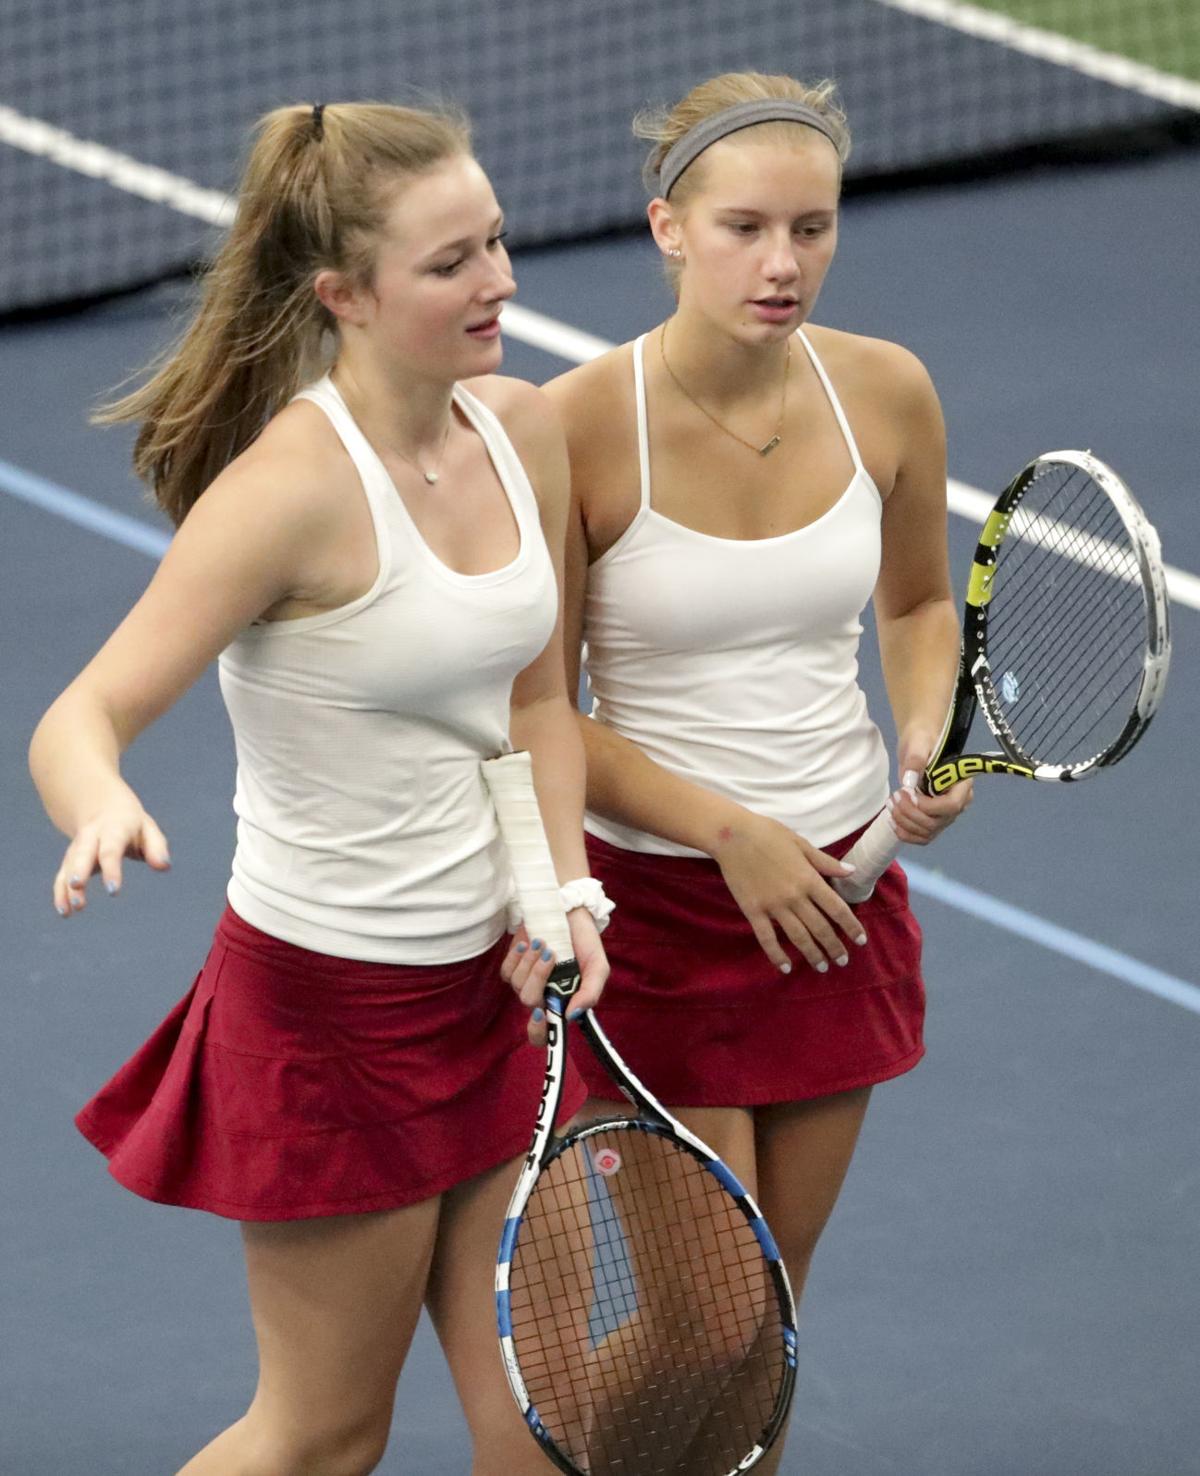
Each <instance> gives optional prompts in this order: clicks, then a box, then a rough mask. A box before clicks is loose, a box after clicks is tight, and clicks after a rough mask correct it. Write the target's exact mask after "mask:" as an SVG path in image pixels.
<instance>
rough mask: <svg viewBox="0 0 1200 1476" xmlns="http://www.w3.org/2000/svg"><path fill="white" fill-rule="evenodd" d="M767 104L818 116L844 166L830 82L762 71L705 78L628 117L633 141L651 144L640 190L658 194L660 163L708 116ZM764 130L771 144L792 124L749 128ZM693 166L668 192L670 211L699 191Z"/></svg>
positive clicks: (789, 132) (839, 117)
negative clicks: (795, 106) (668, 101)
mask: <svg viewBox="0 0 1200 1476" xmlns="http://www.w3.org/2000/svg"><path fill="white" fill-rule="evenodd" d="M771 99H783V100H786V101H788V102H799V103H805V104H806V105H807V106H808V107H810V108H812V109H814V110H815V111H816V112H818V113H820V115H821V116H822V117H823V118H824V119H825V121H826V122H827V123H828V125H829V128H830V132H831V133H832V134H833V146H834V148H836V149H837V154H838V158H839V159H840V160H841V161H842V163H845V161H846V159H847V157H848V156H849V153H850V129H849V127H848V126H847V124H846V114H845V113H844V112H843V111H842V107H841V104H840V103H839V102H838V99H837V86H836V84H835V83H833V82H831V81H829V80H825V81H823V82H814V83H811V84H808V83H804V82H798V81H797V80H796V78H795V77H787V76H771V75H767V74H766V73H764V72H722V73H721V74H720V76H718V77H710V78H709V79H708V80H707V81H706V82H700V83H698V84H697V85H696V86H695V87H693V88H692V90H691V91H690V92H689V93H688V94H687V95H686V96H685V97H682V98H680V100H679V101H678V102H677V103H676V104H675V105H674V107H668V108H651V109H646V110H644V111H642V112H640V113H638V115H637V116H636V117H635V118H634V120H633V131H634V133H635V134H636V136H637V137H638V138H646V139H650V140H651V142H652V143H653V148H652V149H651V150H650V153H649V156H648V157H647V159H646V163H645V166H644V167H643V169H642V178H643V179H644V180H645V182H646V188H647V189H649V190H650V191H651V193H652V194H655V195H657V194H658V177H659V171H660V169H661V168H662V162H663V160H664V159H665V158H666V156H667V154H668V152H669V151H670V150H671V148H672V146H673V145H675V144H676V143H678V142H679V140H680V139H681V138H682V137H683V136H684V134H685V133H689V132H690V131H691V130H692V129H693V128H695V126H696V125H697V124H698V123H702V122H703V121H704V120H705V118H711V117H712V116H713V114H714V113H722V112H724V111H725V109H726V108H732V107H734V106H736V104H738V103H744V102H759V101H762V100H771ZM765 129H770V130H771V133H770V134H769V135H768V136H769V137H770V138H771V139H772V142H774V141H775V139H779V140H781V141H787V140H789V139H793V138H795V136H796V133H795V129H796V125H795V124H794V123H759V124H757V125H756V126H755V128H754V129H753V133H754V135H755V137H756V138H761V137H763V136H764V134H763V132H762V130H765ZM701 157H703V156H701ZM699 163H700V160H699V159H697V160H696V162H695V163H694V164H691V165H689V166H688V168H687V169H685V170H684V172H683V174H682V175H681V176H680V178H679V181H678V183H677V184H676V185H675V188H674V189H673V190H672V191H671V204H672V205H673V206H675V207H680V206H683V205H686V204H687V201H688V199H689V198H690V196H691V195H693V194H695V192H696V191H697V189H698V188H699V186H700V183H701V180H702V178H703V171H702V169H697V167H696V166H697V164H699Z"/></svg>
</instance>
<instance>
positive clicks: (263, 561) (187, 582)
mask: <svg viewBox="0 0 1200 1476" xmlns="http://www.w3.org/2000/svg"><path fill="white" fill-rule="evenodd" d="M280 485H288V475H287V474H286V473H285V474H283V475H278V476H272V475H271V474H270V472H269V468H268V467H267V465H266V464H265V458H264V457H261V456H260V457H253V456H248V457H247V458H245V461H244V463H240V464H238V465H237V466H235V467H231V468H230V469H229V470H227V471H226V472H224V473H223V474H222V475H221V476H220V477H218V478H217V480H216V481H215V482H214V483H213V485H212V487H211V488H209V490H208V491H207V492H205V494H204V496H203V497H201V498H200V500H199V502H198V503H197V504H196V506H195V507H194V509H193V510H192V512H191V513H190V514H189V516H188V517H187V519H186V520H185V522H184V523H183V525H182V527H181V528H180V529H179V531H178V532H177V534H176V535H175V538H174V540H173V542H172V544H171V546H170V548H169V549H168V550H167V553H166V556H165V557H164V558H163V561H162V563H161V565H160V566H159V568H158V570H157V571H156V572H155V574H154V577H153V578H152V579H151V581H150V584H149V586H148V588H147V589H146V592H145V593H144V594H143V595H142V597H141V599H139V600H138V602H137V604H136V605H135V606H134V607H133V609H132V610H131V611H130V612H129V614H128V615H127V616H126V617H125V619H124V620H123V621H122V622H121V624H120V625H119V626H118V627H117V629H116V630H115V631H114V632H113V634H112V635H111V636H110V637H109V639H108V640H107V641H106V642H105V644H104V646H103V647H102V648H101V650H100V651H99V652H98V654H97V655H96V656H95V657H94V658H93V659H92V660H91V661H90V662H89V663H88V665H87V666H86V667H85V668H84V670H83V671H82V672H80V674H79V675H78V676H77V677H76V678H75V680H74V681H73V682H71V684H70V685H69V686H68V687H67V688H66V690H65V691H64V692H63V693H62V694H61V695H60V696H59V697H58V698H57V699H56V700H55V702H54V703H53V704H52V705H51V706H50V708H49V709H48V710H47V712H46V714H45V716H44V717H43V718H42V720H41V722H40V723H39V724H38V727H37V729H36V731H35V733H34V735H33V740H32V742H31V744H30V750H29V764H30V771H31V773H32V775H33V779H34V783H35V784H36V786H37V789H38V792H39V794H40V795H41V798H42V802H43V804H44V805H45V807H46V812H47V814H48V815H49V816H50V818H51V820H52V821H53V822H54V824H55V825H56V826H57V827H58V828H59V829H60V830H61V831H62V832H63V833H64V834H65V835H67V836H68V837H70V842H71V843H70V845H69V846H68V847H67V851H66V854H65V856H64V858H63V864H62V866H61V867H60V869H59V872H58V875H57V876H56V878H55V881H54V903H55V906H56V908H57V909H58V911H59V912H60V914H62V915H63V916H67V915H69V914H70V913H71V912H72V911H78V910H79V909H80V908H82V907H83V906H84V902H85V888H86V885H87V880H88V878H89V877H90V876H91V875H92V873H93V872H94V871H96V870H99V871H100V873H101V875H102V877H103V880H104V883H105V886H106V888H107V889H108V890H109V891H110V892H115V891H116V890H118V889H119V887H120V885H121V862H122V859H123V858H124V857H126V856H128V857H133V858H139V859H145V860H146V861H147V862H148V863H149V864H150V865H151V866H153V867H155V868H156V869H159V870H163V869H165V868H166V866H167V865H168V864H169V857H168V852H167V845H166V841H165V839H164V837H163V835H162V832H161V831H160V830H159V828H158V826H157V825H156V824H155V823H154V821H153V820H152V819H151V817H150V816H149V815H148V814H147V813H146V811H145V810H144V809H143V807H142V804H141V801H140V799H139V798H138V796H137V795H136V794H135V793H134V792H133V790H132V789H131V788H130V787H129V785H128V784H126V782H125V781H124V779H123V778H122V777H121V771H120V758H121V754H122V753H123V752H124V750H125V749H126V748H127V747H128V746H129V745H130V743H132V742H133V740H134V739H135V738H136V737H137V735H138V734H139V733H140V732H142V731H143V729H144V728H146V727H147V726H148V725H149V724H150V723H152V722H154V720H155V719H156V718H158V717H160V716H161V715H162V714H163V713H164V712H166V711H167V710H168V708H170V707H171V706H172V704H173V703H175V702H176V701H177V700H178V699H179V698H180V697H181V696H182V695H183V693H184V692H186V691H187V689H188V688H189V687H190V686H191V685H192V684H193V683H194V682H195V681H196V679H197V678H198V677H199V676H200V674H201V673H202V672H203V671H204V669H205V667H206V666H207V665H208V664H209V662H210V661H212V660H213V658H214V657H215V656H216V655H217V654H218V652H220V651H221V650H222V649H223V648H224V647H225V646H226V645H228V643H229V642H230V640H232V639H233V637H234V635H236V634H237V632H238V631H239V630H241V629H242V628H243V627H245V626H246V625H248V624H249V623H250V622H251V621H252V620H253V619H254V618H255V617H256V616H258V615H259V614H261V613H262V612H263V611H264V610H267V609H269V608H270V607H271V606H272V605H273V604H275V603H277V602H278V601H279V600H280V599H282V598H284V597H285V596H286V595H287V594H288V593H289V592H290V591H291V590H292V589H293V588H294V586H295V580H296V570H297V568H298V567H299V564H300V559H301V549H302V548H303V546H304V541H305V540H306V539H307V538H309V537H311V536H312V533H313V526H314V525H313V520H312V519H311V518H310V517H305V516H302V515H300V516H297V502H299V503H300V505H303V503H304V499H302V498H301V499H297V498H295V497H294V496H293V497H292V498H291V500H290V503H289V507H288V509H287V511H288V512H289V514H290V516H284V511H285V509H284V507H283V505H282V504H283V496H282V494H281V493H280V492H279V491H278V487H279V486H280ZM290 490H291V491H292V492H293V493H294V491H295V487H294V483H293V484H291V487H290Z"/></svg>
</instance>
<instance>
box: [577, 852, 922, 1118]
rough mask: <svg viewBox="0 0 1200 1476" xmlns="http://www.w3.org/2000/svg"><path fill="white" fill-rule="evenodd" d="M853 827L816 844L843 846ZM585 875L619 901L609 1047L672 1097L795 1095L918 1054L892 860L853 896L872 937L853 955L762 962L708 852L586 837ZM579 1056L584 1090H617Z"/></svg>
mask: <svg viewBox="0 0 1200 1476" xmlns="http://www.w3.org/2000/svg"><path fill="white" fill-rule="evenodd" d="M859 833H860V832H857V831H856V832H855V834H854V835H851V836H847V837H846V839H845V840H843V841H841V842H839V843H838V844H836V845H831V846H825V847H822V849H823V850H826V851H829V852H830V853H831V854H834V855H841V854H842V853H843V852H844V851H845V850H847V849H848V847H849V846H850V845H851V844H852V843H853V841H854V840H855V838H856V837H857V835H858V834H859ZM587 843H588V856H589V858H590V863H591V868H592V874H593V875H594V876H597V877H599V879H600V880H601V881H602V882H603V883H604V888H605V891H606V892H607V893H608V895H609V896H610V897H611V898H612V899H613V901H614V902H615V903H616V904H617V908H616V912H615V913H614V915H613V919H612V923H611V925H610V927H609V928H608V929H607V931H606V932H605V934H604V947H605V950H606V952H607V954H608V959H609V963H610V964H611V966H612V974H611V976H610V978H609V981H608V984H607V986H606V987H605V991H604V998H603V999H602V1001H601V1003H600V1006H599V1008H598V1010H597V1014H598V1015H599V1017H600V1019H601V1021H602V1023H603V1025H604V1029H605V1032H606V1033H607V1034H608V1036H609V1037H610V1038H611V1040H612V1042H613V1044H614V1046H616V1048H617V1050H618V1051H619V1052H620V1054H621V1055H622V1056H623V1057H624V1059H625V1060H626V1061H627V1062H628V1064H629V1065H630V1067H632V1069H633V1071H634V1073H635V1075H637V1076H639V1077H640V1078H641V1079H642V1080H643V1081H644V1082H645V1084H646V1085H647V1086H648V1087H649V1088H650V1090H651V1091H652V1092H653V1093H654V1094H655V1095H656V1096H658V1097H660V1098H661V1099H662V1100H663V1102H664V1103H666V1104H667V1105H668V1106H676V1107H754V1106H762V1105H765V1104H767V1103H770V1102H799V1101H805V1100H808V1099H810V1098H813V1097H822V1096H826V1095H828V1094H830V1093H832V1092H843V1091H849V1090H851V1089H852V1088H855V1087H863V1086H869V1085H872V1084H874V1083H875V1082H880V1081H886V1080H887V1079H888V1078H890V1077H893V1076H899V1075H900V1074H901V1073H903V1072H905V1071H908V1070H910V1069H911V1068H912V1067H913V1066H915V1065H916V1064H917V1062H918V1061H919V1060H920V1059H921V1057H922V1055H923V1054H924V1050H925V1048H924V1043H923V1039H922V1028H923V1024H924V1017H925V989H924V985H923V983H922V980H921V930H920V928H919V927H918V925H917V920H916V918H915V917H914V916H913V914H912V912H911V911H910V910H909V905H908V881H907V879H906V877H905V875H904V872H903V871H902V870H901V868H900V867H899V866H898V865H896V864H895V863H893V865H892V866H891V867H890V868H889V870H888V871H887V872H886V873H885V874H884V876H883V877H881V878H880V881H879V884H878V886H877V887H876V888H875V892H874V895H873V896H872V897H871V898H870V900H869V901H867V902H864V903H862V904H861V905H860V906H859V907H857V908H856V909H855V910H856V913H857V915H858V917H859V919H860V921H861V922H862V925H863V930H864V932H865V933H866V934H867V942H866V943H865V944H864V945H863V946H861V947H858V946H856V945H855V944H853V943H847V947H846V952H847V953H848V954H849V956H850V962H849V963H848V964H847V965H846V966H845V967H844V968H839V967H838V966H837V965H836V964H834V963H831V964H830V966H829V970H828V972H827V973H824V974H821V973H818V972H817V971H816V970H815V969H813V968H812V967H811V966H810V965H809V964H808V963H807V962H806V961H805V959H804V958H803V957H802V956H801V955H800V954H798V953H797V952H796V950H795V949H794V948H793V946H792V944H791V943H790V942H788V940H787V939H786V938H785V937H783V936H782V934H780V942H781V944H782V946H783V948H784V950H785V952H786V953H787V955H788V957H789V958H790V959H791V962H792V972H791V973H790V974H781V973H780V972H779V971H778V970H777V969H776V968H775V967H774V966H773V965H772V964H771V963H770V961H769V960H768V959H767V957H766V955H765V954H764V953H763V951H762V949H761V948H760V946H759V943H758V940H757V939H756V938H755V936H754V933H753V931H752V930H751V928H750V924H749V923H748V922H747V921H746V919H745V917H744V915H743V914H742V911H741V909H740V908H739V907H738V905H737V903H736V902H735V901H734V900H733V896H732V894H731V893H730V891H729V888H728V887H727V886H726V885H725V880H724V878H723V877H722V875H721V870H720V867H718V865H717V863H716V862H715V861H711V860H709V859H708V858H704V857H690V856H657V855H647V854H645V853H642V852H639V851H627V850H623V849H621V848H619V847H617V846H613V845H610V844H608V842H606V841H603V840H600V839H599V838H598V837H596V836H591V835H589V836H588V838H587ZM573 1055H574V1059H575V1061H576V1064H577V1065H578V1067H579V1069H580V1071H581V1072H582V1074H583V1076H584V1078H585V1080H586V1081H587V1084H588V1087H589V1088H590V1090H591V1092H592V1094H593V1095H594V1096H597V1097H605V1098H613V1097H616V1096H618V1095H619V1094H618V1093H617V1091H616V1089H615V1088H614V1087H613V1085H612V1082H611V1081H610V1080H609V1079H608V1076H607V1075H606V1073H605V1072H604V1071H603V1070H601V1069H600V1067H599V1066H598V1065H597V1064H596V1062H595V1060H594V1059H593V1058H592V1056H591V1053H590V1052H589V1050H588V1048H587V1045H586V1044H585V1043H583V1042H576V1043H575V1046H574V1049H573Z"/></svg>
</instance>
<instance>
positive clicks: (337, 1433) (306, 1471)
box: [248, 1409, 391, 1476]
mask: <svg viewBox="0 0 1200 1476" xmlns="http://www.w3.org/2000/svg"><path fill="white" fill-rule="evenodd" d="M390 1429H391V1410H390V1409H389V1410H388V1411H387V1413H386V1414H384V1413H382V1412H380V1413H378V1414H372V1415H369V1416H365V1417H362V1418H359V1419H356V1420H345V1421H340V1422H338V1423H336V1424H330V1425H327V1426H314V1427H310V1428H308V1429H302V1428H296V1427H293V1428H291V1429H289V1430H287V1431H286V1432H285V1431H278V1430H276V1431H271V1432H267V1433H264V1436H263V1438H262V1439H261V1440H259V1441H258V1442H256V1444H257V1447H258V1454H259V1459H258V1461H256V1463H255V1465H254V1467H253V1476H370V1473H371V1472H372V1471H374V1470H375V1468H376V1467H377V1466H378V1465H379V1463H380V1461H381V1460H382V1459H383V1454H384V1451H385V1450H386V1449H387V1442H388V1433H389V1431H390ZM248 1476H249V1473H248Z"/></svg>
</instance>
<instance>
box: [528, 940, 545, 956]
mask: <svg viewBox="0 0 1200 1476" xmlns="http://www.w3.org/2000/svg"><path fill="white" fill-rule="evenodd" d="M529 946H530V948H532V949H533V951H534V953H536V952H537V951H538V949H539V948H540V947H541V946H542V940H541V939H540V938H535V939H534V940H533V941H532V943H530V945H529Z"/></svg>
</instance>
